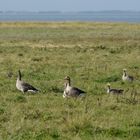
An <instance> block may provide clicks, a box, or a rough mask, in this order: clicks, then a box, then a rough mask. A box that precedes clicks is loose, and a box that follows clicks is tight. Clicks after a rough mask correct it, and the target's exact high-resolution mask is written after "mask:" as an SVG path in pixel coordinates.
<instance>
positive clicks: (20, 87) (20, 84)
mask: <svg viewBox="0 0 140 140" xmlns="http://www.w3.org/2000/svg"><path fill="white" fill-rule="evenodd" d="M16 88H17V89H18V90H20V91H22V92H23V93H25V92H27V91H29V92H32V93H36V92H38V89H36V88H35V87H33V86H32V85H30V84H28V83H26V82H24V81H22V80H21V72H20V70H19V71H18V77H17V81H16Z"/></svg>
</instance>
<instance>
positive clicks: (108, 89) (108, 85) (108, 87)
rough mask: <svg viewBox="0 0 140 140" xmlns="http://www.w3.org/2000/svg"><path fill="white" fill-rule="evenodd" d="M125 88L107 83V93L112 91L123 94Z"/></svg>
mask: <svg viewBox="0 0 140 140" xmlns="http://www.w3.org/2000/svg"><path fill="white" fill-rule="evenodd" d="M123 91H124V90H123V89H113V88H111V87H110V84H107V93H111V94H122V93H123Z"/></svg>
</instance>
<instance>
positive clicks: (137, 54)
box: [0, 22, 140, 140]
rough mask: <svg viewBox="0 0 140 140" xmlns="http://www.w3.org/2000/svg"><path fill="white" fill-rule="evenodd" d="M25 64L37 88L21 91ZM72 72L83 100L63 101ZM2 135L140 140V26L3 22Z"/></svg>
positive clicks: (0, 70)
mask: <svg viewBox="0 0 140 140" xmlns="http://www.w3.org/2000/svg"><path fill="white" fill-rule="evenodd" d="M123 68H127V70H128V73H129V74H130V75H133V76H134V77H135V80H134V82H133V83H127V82H126V83H123V82H122V80H121V76H122V69H123ZM19 69H20V70H21V72H22V75H23V79H24V80H25V81H27V82H29V83H31V84H32V85H33V86H35V87H36V88H38V89H39V90H40V92H39V93H38V94H30V93H27V94H22V93H21V92H20V91H18V90H17V89H16V87H15V83H16V77H17V74H18V73H17V72H18V70H19ZM67 75H69V76H70V77H71V79H72V84H73V85H74V86H76V87H79V88H81V89H83V90H84V91H86V92H87V95H86V98H85V99H77V100H75V99H63V97H62V94H63V88H64V80H63V79H64V77H65V76H67ZM107 83H110V84H111V87H113V88H121V89H124V94H123V95H122V96H119V97H117V96H113V95H108V94H107V93H106V84H107ZM0 139H3V140H8V139H9V140H11V139H14V140H19V139H26V140H34V139H36V140H45V139H48V140H49V139H50V140H51V139H58V140H62V139H67V140H122V139H123V140H132V139H133V140H138V139H140V24H128V23H92V22H85V23H82V22H64V23H62V22H58V23H56V22H52V23H51V22H45V23H43V22H41V23H32V22H29V23H26V22H23V23H22V22H20V23H17V22H15V23H14V22H13V23H10V22H9V23H8V22H7V23H4V22H1V23H0Z"/></svg>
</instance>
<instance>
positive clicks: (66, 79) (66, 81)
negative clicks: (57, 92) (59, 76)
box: [64, 76, 71, 86]
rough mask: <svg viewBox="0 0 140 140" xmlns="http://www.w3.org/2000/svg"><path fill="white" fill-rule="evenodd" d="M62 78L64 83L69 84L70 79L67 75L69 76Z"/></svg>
mask: <svg viewBox="0 0 140 140" xmlns="http://www.w3.org/2000/svg"><path fill="white" fill-rule="evenodd" d="M64 80H65V84H66V85H69V86H70V84H71V79H70V77H69V76H66V77H65V78H64Z"/></svg>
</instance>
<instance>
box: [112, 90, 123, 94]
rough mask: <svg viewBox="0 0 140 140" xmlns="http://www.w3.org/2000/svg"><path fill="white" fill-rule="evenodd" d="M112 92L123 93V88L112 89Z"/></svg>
mask: <svg viewBox="0 0 140 140" xmlns="http://www.w3.org/2000/svg"><path fill="white" fill-rule="evenodd" d="M110 92H111V93H122V92H123V90H122V89H110Z"/></svg>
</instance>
